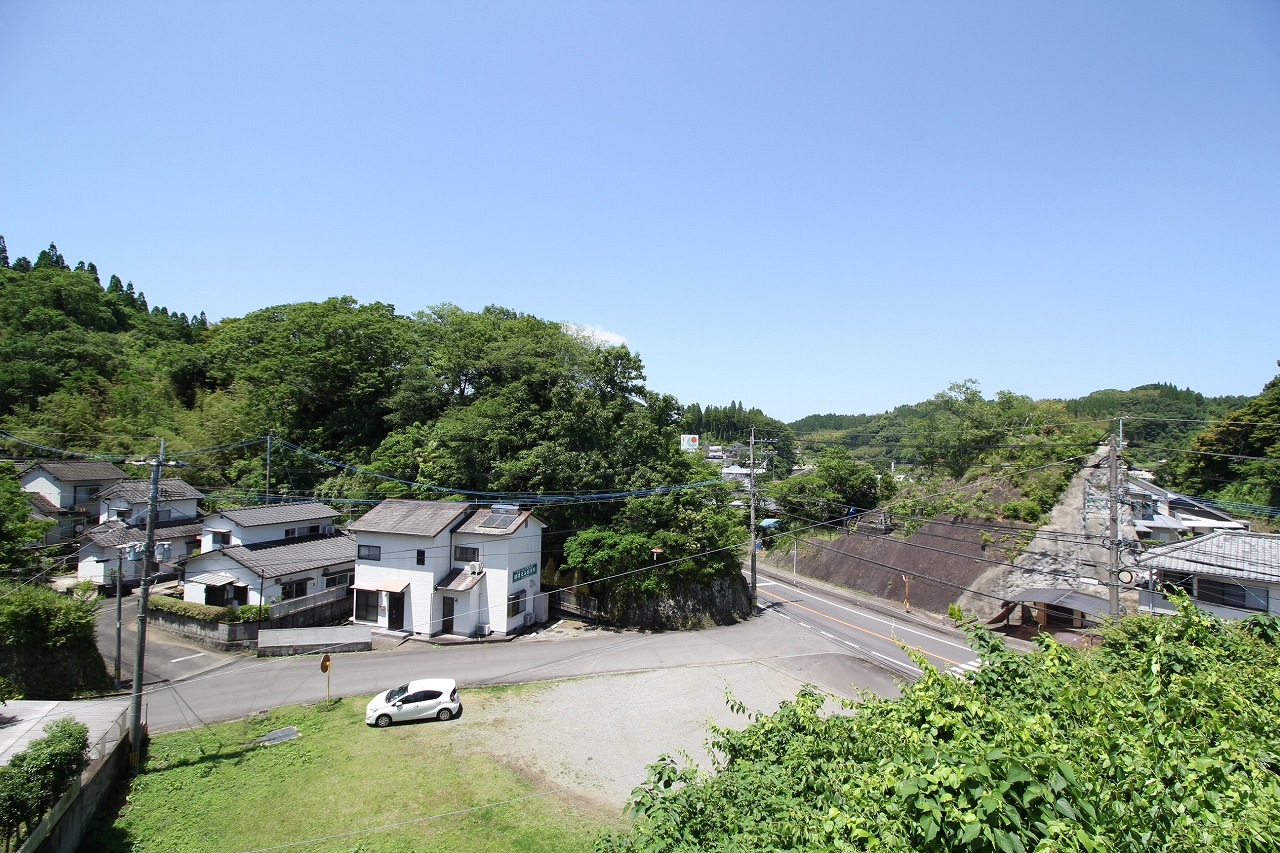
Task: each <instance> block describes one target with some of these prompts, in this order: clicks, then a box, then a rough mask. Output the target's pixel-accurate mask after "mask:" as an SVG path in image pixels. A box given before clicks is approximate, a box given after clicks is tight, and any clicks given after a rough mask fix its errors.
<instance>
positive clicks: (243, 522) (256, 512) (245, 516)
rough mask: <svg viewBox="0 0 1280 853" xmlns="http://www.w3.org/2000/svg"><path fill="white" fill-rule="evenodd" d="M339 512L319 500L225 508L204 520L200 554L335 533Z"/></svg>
mask: <svg viewBox="0 0 1280 853" xmlns="http://www.w3.org/2000/svg"><path fill="white" fill-rule="evenodd" d="M337 517H338V511H337V510H335V509H332V508H331V507H328V506H325V505H324V504H322V503H320V502H319V501H306V502H304V503H285V504H268V505H266V506H244V507H238V508H236V509H224V510H222V511H221V512H216V513H214V514H213V515H210V516H209V517H208V518H206V519H205V521H204V531H203V533H202V534H201V537H200V551H201V553H205V552H208V551H213V550H215V549H218V548H225V547H227V546H229V545H257V544H259V543H262V542H273V541H276V540H283V539H297V538H300V537H302V536H316V535H319V534H331V533H334V532H335V530H334V526H333V520H334V519H335V518H337Z"/></svg>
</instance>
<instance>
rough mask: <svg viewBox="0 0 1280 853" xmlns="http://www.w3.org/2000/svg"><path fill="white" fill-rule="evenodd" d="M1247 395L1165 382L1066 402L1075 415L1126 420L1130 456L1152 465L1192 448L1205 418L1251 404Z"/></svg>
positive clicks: (1068, 408)
mask: <svg viewBox="0 0 1280 853" xmlns="http://www.w3.org/2000/svg"><path fill="white" fill-rule="evenodd" d="M1248 400H1249V398H1248V397H1205V396H1204V395H1203V394H1200V393H1197V392H1195V391H1192V390H1191V389H1190V388H1179V387H1177V386H1176V385H1170V384H1168V383H1165V382H1161V383H1157V384H1153V385H1140V386H1138V387H1137V388H1133V389H1131V390H1129V391H1116V390H1107V391H1094V392H1093V393H1092V394H1090V395H1088V396H1087V397H1080V398H1078V399H1075V400H1067V401H1066V406H1067V412H1068V413H1069V414H1071V415H1072V416H1073V417H1076V418H1080V419H1082V420H1085V419H1100V420H1108V419H1111V418H1121V417H1122V418H1124V438H1125V445H1126V447H1127V448H1128V450H1127V451H1126V455H1127V456H1129V457H1130V458H1133V459H1135V460H1136V461H1139V462H1141V463H1143V464H1151V463H1153V462H1155V461H1157V460H1159V459H1160V458H1162V457H1163V456H1166V455H1168V453H1169V450H1170V449H1177V448H1184V447H1186V446H1188V444H1189V442H1190V441H1191V439H1192V437H1194V436H1195V435H1196V434H1197V433H1199V432H1200V431H1201V430H1203V429H1204V427H1205V425H1206V421H1207V420H1209V419H1212V418H1216V417H1219V416H1221V415H1223V414H1225V413H1226V412H1228V411H1230V410H1231V409H1236V408H1239V407H1240V406H1242V405H1244V404H1245V403H1247V402H1248Z"/></svg>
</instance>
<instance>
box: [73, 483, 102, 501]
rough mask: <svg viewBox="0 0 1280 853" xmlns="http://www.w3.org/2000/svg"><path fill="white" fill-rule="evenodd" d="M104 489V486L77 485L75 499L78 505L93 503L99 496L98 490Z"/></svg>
mask: <svg viewBox="0 0 1280 853" xmlns="http://www.w3.org/2000/svg"><path fill="white" fill-rule="evenodd" d="M100 491H102V486H99V485H93V486H76V490H75V500H76V506H82V505H84V504H90V503H93V502H94V500H95V499H96V498H97V497H98V492H100Z"/></svg>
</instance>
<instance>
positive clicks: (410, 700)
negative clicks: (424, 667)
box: [404, 690, 426, 705]
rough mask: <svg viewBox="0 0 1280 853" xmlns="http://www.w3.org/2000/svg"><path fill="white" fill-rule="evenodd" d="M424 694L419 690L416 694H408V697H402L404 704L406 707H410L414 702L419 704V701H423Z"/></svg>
mask: <svg viewBox="0 0 1280 853" xmlns="http://www.w3.org/2000/svg"><path fill="white" fill-rule="evenodd" d="M425 692H426V691H423V690H419V691H418V692H416V693H410V694H409V695H408V696H406V697H404V703H405V704H406V705H411V704H413V703H414V702H421V701H422V700H423V698H424V693H425Z"/></svg>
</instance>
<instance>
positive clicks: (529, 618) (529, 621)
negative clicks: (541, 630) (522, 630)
mask: <svg viewBox="0 0 1280 853" xmlns="http://www.w3.org/2000/svg"><path fill="white" fill-rule="evenodd" d="M524 626H525V627H526V628H532V627H533V613H532V612H530V613H526V614H525V615H524Z"/></svg>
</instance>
